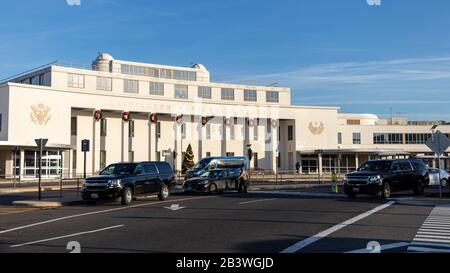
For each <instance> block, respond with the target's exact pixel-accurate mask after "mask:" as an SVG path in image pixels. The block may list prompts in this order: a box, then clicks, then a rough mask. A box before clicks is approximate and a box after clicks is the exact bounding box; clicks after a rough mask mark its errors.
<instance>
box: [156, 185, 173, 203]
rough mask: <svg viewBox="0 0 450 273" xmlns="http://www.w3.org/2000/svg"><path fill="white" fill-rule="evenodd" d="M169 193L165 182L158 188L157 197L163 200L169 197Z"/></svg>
mask: <svg viewBox="0 0 450 273" xmlns="http://www.w3.org/2000/svg"><path fill="white" fill-rule="evenodd" d="M169 194H170V193H169V187H167V185H166V184H163V185H162V186H161V189H160V190H159V194H158V199H159V200H161V201H164V200H166V199H167V198H168V197H169Z"/></svg>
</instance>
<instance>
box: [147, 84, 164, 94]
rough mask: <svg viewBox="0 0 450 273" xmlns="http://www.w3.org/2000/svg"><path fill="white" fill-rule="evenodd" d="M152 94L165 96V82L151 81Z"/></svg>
mask: <svg viewBox="0 0 450 273" xmlns="http://www.w3.org/2000/svg"><path fill="white" fill-rule="evenodd" d="M150 95H157V96H164V83H162V82H150Z"/></svg>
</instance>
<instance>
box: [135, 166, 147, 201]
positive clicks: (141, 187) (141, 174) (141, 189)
mask: <svg viewBox="0 0 450 273" xmlns="http://www.w3.org/2000/svg"><path fill="white" fill-rule="evenodd" d="M133 179H134V194H143V193H145V192H146V183H147V175H146V172H145V169H144V166H143V165H142V164H139V165H137V166H136V169H135V170H134V178H133Z"/></svg>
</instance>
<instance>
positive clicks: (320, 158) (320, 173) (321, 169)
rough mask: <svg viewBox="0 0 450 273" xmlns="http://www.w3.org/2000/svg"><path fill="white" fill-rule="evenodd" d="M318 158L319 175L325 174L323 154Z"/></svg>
mask: <svg viewBox="0 0 450 273" xmlns="http://www.w3.org/2000/svg"><path fill="white" fill-rule="evenodd" d="M318 158H319V170H318V171H319V175H322V174H323V161H322V153H319V154H318Z"/></svg>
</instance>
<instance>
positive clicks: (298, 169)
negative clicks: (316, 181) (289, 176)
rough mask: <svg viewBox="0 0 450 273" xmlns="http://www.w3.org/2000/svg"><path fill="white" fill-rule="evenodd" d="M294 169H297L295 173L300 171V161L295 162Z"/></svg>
mask: <svg viewBox="0 0 450 273" xmlns="http://www.w3.org/2000/svg"><path fill="white" fill-rule="evenodd" d="M295 169H296V170H297V174H299V173H300V162H298V161H297V164H295Z"/></svg>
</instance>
